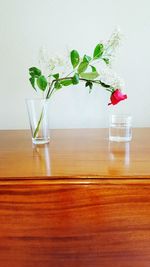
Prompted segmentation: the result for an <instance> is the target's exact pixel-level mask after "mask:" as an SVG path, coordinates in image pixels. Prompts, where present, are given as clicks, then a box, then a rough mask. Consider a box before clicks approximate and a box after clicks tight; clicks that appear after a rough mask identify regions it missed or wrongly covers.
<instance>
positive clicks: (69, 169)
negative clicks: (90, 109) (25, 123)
mask: <svg viewBox="0 0 150 267" xmlns="http://www.w3.org/2000/svg"><path fill="white" fill-rule="evenodd" d="M149 137H150V129H133V140H132V141H131V142H129V143H113V142H109V141H108V130H107V129H82V130H78V129H76V130H52V131H51V142H50V143H49V144H48V145H42V146H34V145H32V143H31V136H30V132H29V131H0V267H35V266H36V267H76V266H78V267H149V266H150V138H149Z"/></svg>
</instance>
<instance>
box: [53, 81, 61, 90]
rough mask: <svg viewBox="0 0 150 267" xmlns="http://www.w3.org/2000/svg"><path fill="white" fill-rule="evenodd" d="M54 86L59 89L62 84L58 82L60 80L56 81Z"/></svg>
mask: <svg viewBox="0 0 150 267" xmlns="http://www.w3.org/2000/svg"><path fill="white" fill-rule="evenodd" d="M54 87H55V89H57V90H59V89H61V88H62V85H61V84H60V82H58V81H57V82H55V84H54Z"/></svg>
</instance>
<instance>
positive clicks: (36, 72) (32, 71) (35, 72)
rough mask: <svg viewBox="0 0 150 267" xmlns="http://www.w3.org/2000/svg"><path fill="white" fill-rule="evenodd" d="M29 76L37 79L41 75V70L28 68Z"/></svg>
mask: <svg viewBox="0 0 150 267" xmlns="http://www.w3.org/2000/svg"><path fill="white" fill-rule="evenodd" d="M29 74H30V75H31V76H32V77H33V76H34V77H36V78H38V77H39V76H40V75H41V70H39V69H38V68H36V67H31V68H29Z"/></svg>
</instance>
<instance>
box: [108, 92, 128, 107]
mask: <svg viewBox="0 0 150 267" xmlns="http://www.w3.org/2000/svg"><path fill="white" fill-rule="evenodd" d="M124 99H127V95H123V94H122V92H121V91H120V90H119V89H116V90H115V91H114V92H113V93H112V94H111V97H110V100H111V103H109V104H108V105H111V104H112V105H116V104H118V103H119V102H120V101H122V100H124Z"/></svg>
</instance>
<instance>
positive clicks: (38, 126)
mask: <svg viewBox="0 0 150 267" xmlns="http://www.w3.org/2000/svg"><path fill="white" fill-rule="evenodd" d="M43 111H44V108H42V112H41V115H40V118H39V121H38V124H37V127H36V129H35V131H34V134H33V137H34V138H36V136H37V134H38V131H39V128H40V124H41V121H42V118H43Z"/></svg>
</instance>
